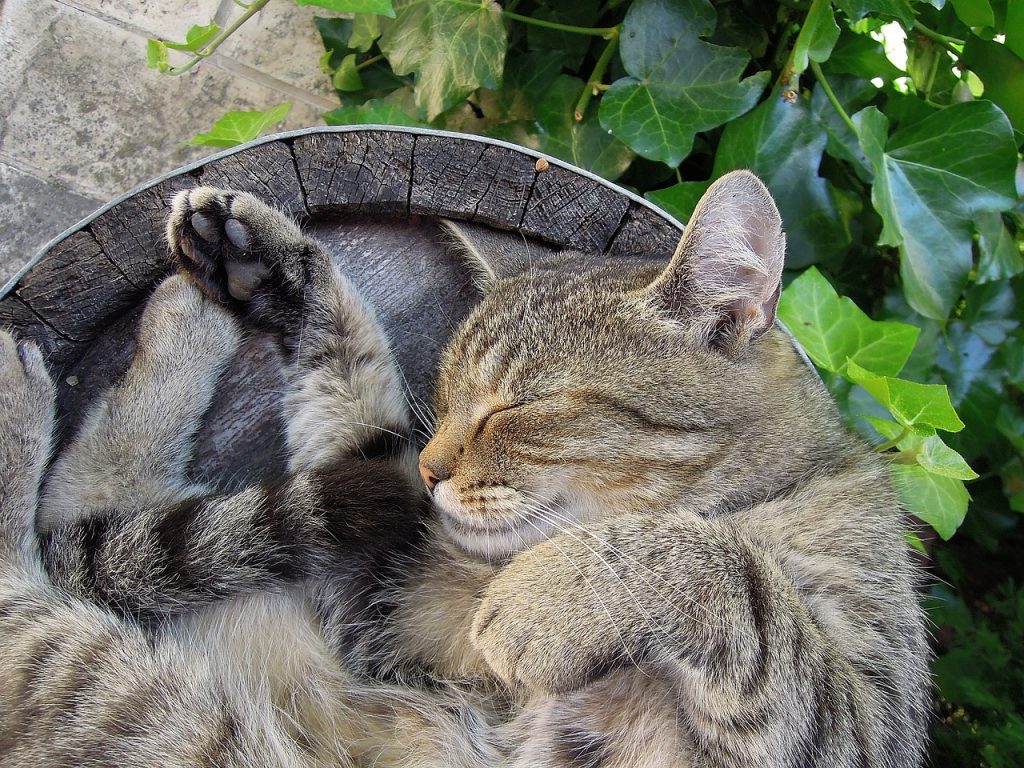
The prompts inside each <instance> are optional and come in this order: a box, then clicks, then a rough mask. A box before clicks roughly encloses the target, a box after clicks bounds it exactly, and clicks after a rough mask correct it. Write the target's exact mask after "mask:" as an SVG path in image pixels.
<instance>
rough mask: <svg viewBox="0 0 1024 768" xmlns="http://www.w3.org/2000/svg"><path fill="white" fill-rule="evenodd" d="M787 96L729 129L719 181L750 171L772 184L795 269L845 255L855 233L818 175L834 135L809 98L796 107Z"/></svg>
mask: <svg viewBox="0 0 1024 768" xmlns="http://www.w3.org/2000/svg"><path fill="white" fill-rule="evenodd" d="M781 94H782V89H781V88H776V90H775V92H774V93H772V95H771V96H769V97H768V99H766V100H765V101H764V102H762V103H761V104H759V105H758V106H757V107H756V108H755V109H754V110H753V111H751V112H748V113H747V114H745V115H743V116H742V117H740V118H738V119H736V120H733V121H732V122H730V123H729V124H728V125H727V126H726V127H725V130H724V131H723V132H722V138H721V140H720V142H719V144H718V152H717V154H716V155H715V167H714V172H713V177H714V178H718V177H720V176H722V175H723V174H725V173H727V172H728V171H732V170H736V169H738V168H746V169H749V170H752V171H753V172H754V173H756V174H757V175H758V176H759V177H760V178H761V180H762V181H764V183H765V184H767V185H768V188H769V189H770V190H771V192H772V195H773V196H774V197H775V199H776V201H778V206H779V212H780V213H781V214H782V221H783V224H784V226H785V229H786V266H787V267H788V268H790V269H793V268H799V267H805V266H807V265H808V264H812V263H814V262H817V261H823V260H828V259H830V258H832V257H834V256H837V255H839V254H841V253H842V252H843V251H844V250H845V249H846V247H847V246H848V245H849V244H850V233H849V231H848V229H847V227H846V226H845V224H844V222H843V220H842V218H841V216H840V214H839V210H838V208H837V206H836V203H835V200H834V199H833V196H832V192H831V190H830V188H829V185H828V183H827V182H826V181H825V179H823V178H821V177H820V176H818V166H819V165H820V164H821V155H822V152H824V150H825V145H826V143H827V141H828V134H827V133H826V132H825V129H824V126H823V125H822V124H821V123H820V122H819V121H818V120H816V119H815V117H814V114H813V113H812V111H811V108H810V105H809V103H808V100H807V99H805V98H798V99H797V100H796V101H795V102H793V103H790V102H789V101H787V100H785V99H783V98H782V95H781Z"/></svg>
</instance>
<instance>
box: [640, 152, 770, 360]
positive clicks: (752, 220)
mask: <svg viewBox="0 0 1024 768" xmlns="http://www.w3.org/2000/svg"><path fill="white" fill-rule="evenodd" d="M785 251H786V236H785V235H784V234H783V233H782V218H781V217H780V216H779V209H778V208H776V206H775V201H774V200H772V196H771V193H769V192H768V189H767V187H765V185H764V184H763V183H762V182H761V180H760V179H758V178H757V177H756V176H755V175H754V174H752V173H750V171H733V172H732V173H729V174H726V175H725V176H723V177H722V178H720V179H719V180H718V181H716V182H715V183H714V184H712V185H711V186H710V187H709V188H708V191H707V192H705V193H704V196H703V197H702V198H701V199H700V202H698V203H697V207H696V208H695V209H694V211H693V216H692V217H690V222H689V224H687V226H686V231H685V232H684V234H683V237H682V240H680V241H679V246H678V247H677V248H676V252H675V254H674V255H673V256H672V261H671V262H669V265H668V267H667V268H666V269H665V271H664V272H662V274H661V275H660V276H659V277H658V278H657V280H655V282H654V283H653V284H652V285H651V286H650V287H649V288H648V289H647V290H648V292H649V293H650V294H652V296H653V298H654V300H655V301H657V302H658V303H659V304H660V305H661V306H662V307H663V308H664V309H665V310H666V311H668V312H669V313H670V314H672V315H673V316H675V317H677V318H679V319H680V320H683V321H685V322H686V324H687V326H688V328H690V329H691V330H692V331H693V332H694V333H695V335H696V336H697V337H698V338H699V339H700V341H702V342H703V343H706V344H708V345H709V346H712V347H715V348H717V349H720V350H722V351H723V352H725V353H726V354H728V355H730V356H735V355H738V354H740V353H741V352H742V351H743V350H744V349H746V348H747V346H748V345H749V344H750V342H751V341H752V340H753V339H756V338H757V337H758V336H760V335H761V334H762V333H764V332H765V331H767V330H768V329H769V328H770V327H771V326H772V323H774V322H775V311H776V309H777V308H778V305H779V296H780V294H781V291H782V267H783V263H784V260H785Z"/></svg>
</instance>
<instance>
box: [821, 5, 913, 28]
mask: <svg viewBox="0 0 1024 768" xmlns="http://www.w3.org/2000/svg"><path fill="white" fill-rule="evenodd" d="M835 4H836V8H838V9H840V10H841V11H842V12H843V13H845V14H846V15H847V17H848V18H849V19H850V21H859V20H860V19H863V18H864V17H865V16H867V15H868V14H869V13H870V14H873V15H875V16H884V17H886V18H889V19H899V21H900V22H901V23H902V24H903V26H904V27H906V28H908V29H909V28H911V27H913V26H914V11H913V9H912V8H911V7H910V2H909V0H835Z"/></svg>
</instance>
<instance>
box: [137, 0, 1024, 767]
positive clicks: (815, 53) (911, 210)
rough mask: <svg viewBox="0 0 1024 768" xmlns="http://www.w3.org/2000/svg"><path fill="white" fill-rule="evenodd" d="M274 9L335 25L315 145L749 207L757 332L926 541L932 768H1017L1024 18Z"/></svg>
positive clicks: (259, 125) (251, 122)
mask: <svg viewBox="0 0 1024 768" xmlns="http://www.w3.org/2000/svg"><path fill="white" fill-rule="evenodd" d="M236 1H237V0H236ZM276 1H278V2H288V1H290V0H276ZM267 2H268V0H256V1H255V2H252V3H248V4H245V3H242V2H239V5H240V6H241V7H242V12H241V14H240V16H239V17H238V19H236V21H235V22H234V23H233V24H232V25H231V26H229V27H227V28H225V29H220V28H219V27H217V26H216V25H215V24H205V25H195V26H193V27H192V28H191V29H189V31H188V32H187V34H186V39H185V41H184V42H179V43H175V42H168V41H158V40H151V41H150V42H149V48H148V51H147V54H148V62H149V65H150V66H152V67H155V68H157V69H161V70H162V71H167V72H171V73H178V72H183V71H187V70H188V69H189V68H191V67H192V66H194V65H195V64H196V63H197V62H198V61H200V60H201V59H202V58H204V57H205V56H207V55H209V54H210V53H212V52H213V50H215V49H216V47H217V46H218V45H219V44H220V42H222V41H223V40H224V39H225V38H226V37H227V36H228V35H230V34H231V33H232V32H233V31H234V30H235V29H237V28H238V26H240V25H241V24H242V23H244V21H245V20H246V19H248V18H249V17H251V16H252V15H253V14H254V13H256V12H257V11H259V10H260V9H261V8H262V7H263V6H265V5H266V3H267ZM296 2H298V3H299V4H300V5H314V6H319V7H323V8H327V9H329V10H332V11H338V12H343V13H347V14H349V17H348V18H318V19H317V21H316V23H317V26H318V28H319V30H320V34H321V36H322V38H323V41H324V46H325V54H324V57H323V60H322V61H321V66H322V67H323V69H324V71H325V74H326V76H328V77H330V78H331V81H332V83H333V85H334V87H335V89H336V90H337V92H338V96H339V99H340V106H339V107H338V108H337V109H335V110H333V111H331V112H328V113H327V114H326V115H324V119H325V120H326V122H328V123H330V124H371V123H376V124H397V125H422V126H430V127H435V128H445V129H450V130H460V131H469V132H473V133H479V134H484V135H487V136H492V137H496V138H501V139H506V140H509V141H513V142H516V143H518V144H522V145H525V146H528V147H532V148H534V149H537V150H540V151H542V152H546V153H549V154H551V155H554V156H556V157H559V158H563V159H565V160H567V161H569V162H572V163H574V164H576V165H578V166H581V167H583V168H587V169H589V170H591V171H593V172H595V173H597V174H599V175H602V176H604V177H605V178H608V179H611V180H616V181H618V183H620V184H622V185H624V186H626V187H628V188H630V189H633V190H635V191H637V192H638V193H640V194H643V195H646V197H647V198H649V199H650V200H652V201H653V202H655V203H656V204H658V205H660V206H661V207H663V208H664V209H665V210H667V211H669V212H670V213H672V214H674V215H675V216H677V217H678V218H679V219H681V220H683V221H685V220H686V218H687V217H688V216H689V214H690V213H691V211H692V208H693V206H694V204H695V203H696V201H697V199H698V198H699V197H700V195H701V193H702V192H703V191H704V190H705V189H706V188H707V186H708V184H709V183H710V180H712V179H714V178H716V177H717V176H719V175H721V174H722V173H725V172H727V171H729V170H732V169H735V168H750V169H752V170H754V171H755V172H756V173H757V174H758V175H760V176H761V178H762V179H764V181H765V182H766V183H767V184H768V186H769V187H770V188H771V190H772V192H773V194H774V195H775V198H776V199H777V201H778V202H779V207H780V209H781V211H782V215H783V219H784V221H785V226H786V230H787V234H788V242H789V249H788V255H787V274H786V281H787V287H786V290H785V292H784V294H783V300H782V305H781V308H780V317H781V318H782V319H783V320H784V321H785V322H786V324H787V325H788V327H789V328H790V329H791V330H792V331H793V333H794V334H795V335H796V336H797V338H798V339H799V340H800V341H801V343H802V344H803V346H804V347H805V349H806V350H807V351H808V354H809V355H810V356H811V358H812V359H813V361H814V362H815V364H816V365H817V366H818V368H819V370H820V371H821V373H822V376H823V378H824V379H825V382H826V384H827V385H828V386H829V387H830V389H831V390H832V393H833V394H834V396H835V398H836V400H837V402H838V403H839V405H840V408H841V410H842V412H843V414H844V416H845V418H846V419H847V420H848V422H849V423H850V425H851V427H852V428H853V429H855V430H857V431H859V432H861V433H862V434H863V435H864V436H865V437H867V438H868V439H869V440H871V441H872V442H874V443H875V444H876V445H877V448H878V450H879V451H882V452H885V453H886V455H888V456H890V457H891V460H892V468H893V475H894V480H895V482H896V485H897V488H898V489H899V490H900V492H901V495H902V497H903V499H904V501H905V503H906V504H907V507H908V509H909V510H910V511H911V512H912V513H913V514H914V515H915V516H916V517H917V518H918V519H919V520H920V521H922V522H923V523H927V524H928V527H921V528H919V529H917V530H915V531H910V530H908V538H909V539H910V541H911V542H912V543H913V544H914V545H915V546H916V547H918V548H919V549H921V550H922V551H928V553H929V554H930V555H931V556H932V563H933V566H934V570H935V575H936V576H937V580H938V581H939V582H940V586H937V587H935V588H933V589H932V590H931V593H930V606H931V609H932V618H933V619H934V621H935V623H936V651H937V654H938V659H937V662H936V667H935V669H936V680H937V684H938V695H937V701H936V720H935V727H934V728H933V737H934V744H933V762H934V764H935V765H938V766H946V765H949V766H953V765H957V766H959V765H972V766H977V765H982V766H992V767H993V768H996V767H1001V766H1017V765H1024V702H1022V698H1024V610H1022V609H1024V589H1022V586H1021V585H1020V584H1018V583H1017V582H1015V581H1014V578H1013V573H1014V570H1015V564H1016V559H1017V557H1018V553H1019V552H1020V550H1021V544H1022V540H1024V530H1022V526H1021V525H1020V516H1021V514H1022V513H1024V407H1022V406H1024V397H1022V393H1024V328H1022V327H1021V321H1022V320H1024V309H1022V307H1021V305H1020V304H1019V303H1018V301H1017V295H1018V293H1020V292H1021V291H1022V290H1024V282H1022V278H1021V274H1022V273H1024V236H1022V232H1024V205H1022V203H1021V196H1022V194H1024V189H1022V188H1024V165H1022V164H1021V162H1020V155H1019V150H1020V147H1021V144H1022V142H1024V0H928V1H927V2H925V1H923V0H833V2H829V1H828V0H811V1H810V2H807V1H801V0H783V1H782V2H772V1H762V0H714V2H709V0H605V1H604V2H600V0H577V1H575V2H560V1H559V0H507V2H505V3H504V4H499V3H497V2H495V1H494V0H296ZM904 37H905V43H903V46H899V45H897V48H901V47H905V54H906V55H905V61H904V60H903V58H902V57H900V56H896V55H894V56H893V57H892V59H890V57H887V55H886V53H885V51H884V50H883V42H887V43H888V44H890V45H892V44H893V43H894V41H895V42H896V43H898V42H899V41H900V40H901V39H902V38H904ZM172 51H180V52H182V54H184V55H186V56H190V57H191V58H189V59H188V60H186V61H184V62H183V63H181V64H178V65H173V64H172V62H171V59H172V58H173V57H174V56H175V55H176V54H174V53H172ZM178 55H181V54H178ZM893 60H895V61H897V62H898V64H899V66H897V64H894V63H893ZM275 110H276V111H275ZM275 110H268V111H267V112H257V113H238V112H232V113H229V114H228V115H226V116H225V118H224V119H223V120H222V121H219V122H218V123H217V124H216V125H215V126H214V127H213V128H212V129H211V130H210V131H209V132H207V133H203V134H200V135H198V136H197V137H196V139H195V140H194V141H195V142H196V143H207V144H212V145H214V146H230V145H232V144H235V143H241V142H243V141H247V140H249V139H251V138H255V136H257V135H258V134H259V133H260V132H262V131H263V130H266V129H267V128H268V127H270V126H271V125H272V124H273V123H274V122H276V121H278V120H280V119H281V117H283V114H284V112H285V111H286V110H287V106H286V105H281V106H280V107H277V108H275ZM968 505H970V514H966V513H967V509H968ZM965 515H966V516H965ZM909 527H910V526H908V528H909ZM958 529H960V533H959V534H957V535H956V536H955V537H954V533H955V532H956V531H957V530H958ZM1018 570H1019V568H1018Z"/></svg>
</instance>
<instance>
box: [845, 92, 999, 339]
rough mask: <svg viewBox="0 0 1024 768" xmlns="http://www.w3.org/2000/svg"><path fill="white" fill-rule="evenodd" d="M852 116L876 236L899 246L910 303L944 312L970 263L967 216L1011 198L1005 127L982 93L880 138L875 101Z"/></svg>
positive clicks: (927, 311) (881, 121)
mask: <svg viewBox="0 0 1024 768" xmlns="http://www.w3.org/2000/svg"><path fill="white" fill-rule="evenodd" d="M853 119H854V123H855V124H856V125H857V130H858V134H859V137H860V143H861V147H862V148H863V150H864V154H865V155H867V157H868V160H870V162H871V165H872V167H873V168H874V170H875V184H874V186H873V187H872V190H871V201H872V203H873V204H874V207H875V210H877V211H878V213H879V214H880V215H881V216H882V222H883V228H882V234H881V237H880V238H879V243H880V244H881V245H896V246H899V248H900V256H901V258H900V274H901V276H902V278H903V290H904V293H905V295H906V297H907V301H908V302H909V303H910V305H911V306H912V307H913V308H914V309H915V310H917V311H918V312H920V313H921V314H923V315H925V316H926V317H930V318H933V319H936V320H945V318H946V316H947V315H948V314H949V312H950V310H951V309H952V307H953V304H954V302H955V301H956V299H957V297H958V296H959V295H960V291H961V289H962V288H963V286H964V284H965V283H966V281H967V273H968V272H969V271H970V269H971V234H972V233H971V223H972V220H973V218H974V217H975V216H976V215H977V214H978V213H981V212H983V211H1000V210H1005V209H1007V208H1010V207H1011V206H1012V205H1013V204H1014V202H1015V196H1016V195H1015V188H1014V182H1013V174H1014V169H1015V167H1016V164H1017V157H1016V154H1017V153H1016V147H1015V146H1014V142H1013V129H1012V128H1011V127H1010V124H1009V121H1007V119H1006V116H1005V115H1004V114H1003V113H1002V112H1001V111H999V109H998V108H997V107H996V106H995V105H993V104H992V103H991V102H987V101H973V102H967V103H964V104H954V105H953V106H950V107H947V108H945V109H943V110H941V111H939V112H936V113H934V114H932V115H930V116H928V117H926V118H924V119H923V120H921V121H919V122H917V123H914V124H913V125H910V126H907V127H905V128H902V129H900V130H898V131H896V133H894V134H893V135H892V136H891V137H888V138H887V131H888V125H889V121H888V119H887V118H886V117H885V115H883V114H882V113H881V112H879V111H878V110H877V109H876V108H875V107H867V108H866V109H863V110H861V111H860V112H858V113H857V114H856V115H855V116H854V118H853Z"/></svg>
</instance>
